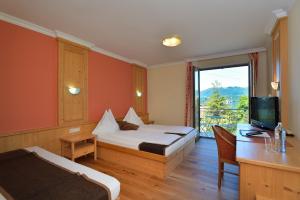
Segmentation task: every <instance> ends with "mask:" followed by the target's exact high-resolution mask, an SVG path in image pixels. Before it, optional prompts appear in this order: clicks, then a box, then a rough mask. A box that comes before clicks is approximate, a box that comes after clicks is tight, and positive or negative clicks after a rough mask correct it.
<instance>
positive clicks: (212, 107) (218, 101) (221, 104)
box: [206, 81, 229, 117]
mask: <svg viewBox="0 0 300 200" xmlns="http://www.w3.org/2000/svg"><path fill="white" fill-rule="evenodd" d="M212 86H213V93H212V95H211V96H210V97H209V99H208V100H207V102H206V106H207V108H208V112H207V113H208V114H209V115H211V116H214V117H220V116H221V115H223V114H225V113H224V109H227V108H229V106H228V99H227V98H226V97H224V96H221V94H220V90H219V89H220V88H221V83H220V82H218V81H215V82H213V83H212Z"/></svg>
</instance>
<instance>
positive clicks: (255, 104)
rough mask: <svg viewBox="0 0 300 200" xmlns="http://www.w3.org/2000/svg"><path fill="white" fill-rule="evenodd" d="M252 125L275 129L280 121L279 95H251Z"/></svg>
mask: <svg viewBox="0 0 300 200" xmlns="http://www.w3.org/2000/svg"><path fill="white" fill-rule="evenodd" d="M250 122H251V125H253V126H257V127H260V128H263V129H268V130H274V129H275V127H276V126H277V124H278V122H279V104H278V97H251V99H250Z"/></svg>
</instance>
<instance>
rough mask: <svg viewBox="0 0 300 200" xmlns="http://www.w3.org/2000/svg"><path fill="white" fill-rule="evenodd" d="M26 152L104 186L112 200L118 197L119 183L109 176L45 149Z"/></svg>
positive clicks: (35, 148)
mask: <svg viewBox="0 0 300 200" xmlns="http://www.w3.org/2000/svg"><path fill="white" fill-rule="evenodd" d="M25 149H26V150H28V151H30V152H35V153H37V154H38V155H39V156H40V157H42V158H44V159H46V160H48V161H50V162H52V163H54V164H56V165H59V166H61V167H63V168H65V169H68V170H70V171H72V172H77V173H80V174H85V175H86V176H87V177H89V178H90V179H92V180H94V181H96V182H99V183H101V184H103V185H105V186H106V187H107V188H108V189H109V191H110V193H111V197H112V200H116V199H117V198H118V196H119V193H120V182H119V181H118V180H117V179H115V178H114V177H111V176H109V175H106V174H103V173H101V172H98V171H96V170H93V169H91V168H89V167H86V166H84V165H81V164H78V163H75V162H73V161H71V160H68V159H66V158H64V157H61V156H58V155H56V154H53V153H51V152H49V151H46V150H45V149H42V148H40V147H36V146H35V147H28V148H25ZM1 198H3V199H4V197H3V196H2V197H1V194H0V200H1Z"/></svg>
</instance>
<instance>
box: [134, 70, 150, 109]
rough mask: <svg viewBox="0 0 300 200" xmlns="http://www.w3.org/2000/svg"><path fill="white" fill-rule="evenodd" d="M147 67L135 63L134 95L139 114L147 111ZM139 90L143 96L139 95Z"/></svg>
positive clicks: (135, 106)
mask: <svg viewBox="0 0 300 200" xmlns="http://www.w3.org/2000/svg"><path fill="white" fill-rule="evenodd" d="M146 78H147V69H145V68H143V67H140V66H138V65H133V97H134V105H133V107H134V110H135V111H136V112H137V113H138V114H145V113H147V105H146V101H147V99H146V98H147V88H146V85H147V83H146V82H147V80H146ZM137 91H139V92H141V93H142V96H141V97H139V96H138V95H137Z"/></svg>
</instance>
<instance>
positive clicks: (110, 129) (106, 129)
mask: <svg viewBox="0 0 300 200" xmlns="http://www.w3.org/2000/svg"><path fill="white" fill-rule="evenodd" d="M117 130H119V125H117V126H116V124H114V123H113V121H112V119H111V116H110V114H109V112H107V111H105V112H104V114H103V116H102V118H101V120H100V121H99V122H98V124H97V126H96V128H95V129H94V130H93V132H92V133H93V134H94V135H99V134H101V133H114V132H116V131H117Z"/></svg>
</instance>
